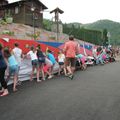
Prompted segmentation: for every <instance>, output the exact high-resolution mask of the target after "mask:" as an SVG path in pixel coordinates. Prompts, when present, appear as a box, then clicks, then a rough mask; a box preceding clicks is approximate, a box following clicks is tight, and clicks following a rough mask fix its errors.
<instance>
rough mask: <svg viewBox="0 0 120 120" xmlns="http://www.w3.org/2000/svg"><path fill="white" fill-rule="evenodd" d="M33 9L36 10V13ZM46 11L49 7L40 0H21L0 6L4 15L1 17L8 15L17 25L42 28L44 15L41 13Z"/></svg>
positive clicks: (0, 11)
mask: <svg viewBox="0 0 120 120" xmlns="http://www.w3.org/2000/svg"><path fill="white" fill-rule="evenodd" d="M31 8H34V11H32V10H31ZM44 9H47V7H46V6H45V5H44V4H43V3H41V2H40V1H39V0H21V1H17V2H14V3H10V4H6V5H2V6H0V13H2V16H0V17H5V16H6V15H8V16H11V17H13V22H15V23H22V24H25V25H30V26H33V25H34V26H35V27H42V21H43V13H42V12H41V11H42V10H44ZM3 13H4V14H3Z"/></svg>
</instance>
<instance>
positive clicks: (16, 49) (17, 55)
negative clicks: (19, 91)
mask: <svg viewBox="0 0 120 120" xmlns="http://www.w3.org/2000/svg"><path fill="white" fill-rule="evenodd" d="M14 46H15V47H14V48H13V50H12V53H13V55H14V56H15V59H16V61H17V62H18V67H19V70H20V66H21V61H22V58H23V55H22V50H21V49H20V48H19V44H18V43H15V44H14ZM18 84H21V81H18Z"/></svg>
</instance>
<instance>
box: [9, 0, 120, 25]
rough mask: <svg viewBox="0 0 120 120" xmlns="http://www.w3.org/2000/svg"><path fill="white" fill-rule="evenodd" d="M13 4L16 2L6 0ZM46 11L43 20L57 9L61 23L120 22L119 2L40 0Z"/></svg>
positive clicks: (119, 0)
mask: <svg viewBox="0 0 120 120" xmlns="http://www.w3.org/2000/svg"><path fill="white" fill-rule="evenodd" d="M8 1H9V2H15V1H18V0H8ZM40 1H41V2H42V3H43V4H44V5H45V6H47V7H48V10H46V11H44V18H47V19H50V20H51V19H52V17H53V16H54V14H49V11H51V10H53V9H55V8H56V7H59V8H60V9H62V10H63V11H64V13H63V14H61V15H60V19H61V21H62V22H63V23H70V22H79V23H82V24H86V23H92V22H95V21H97V20H103V19H109V20H112V21H116V22H120V15H119V11H120V0H40Z"/></svg>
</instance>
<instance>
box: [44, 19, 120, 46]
mask: <svg viewBox="0 0 120 120" xmlns="http://www.w3.org/2000/svg"><path fill="white" fill-rule="evenodd" d="M43 23H44V28H45V29H47V30H49V31H50V30H51V25H52V21H50V20H46V19H44V22H43ZM63 33H65V34H68V35H70V34H72V35H74V36H75V38H77V39H80V40H84V41H87V42H91V43H94V44H98V45H107V44H120V23H117V22H114V21H110V20H99V21H97V22H94V23H90V24H81V23H64V24H63ZM108 33H109V36H108Z"/></svg>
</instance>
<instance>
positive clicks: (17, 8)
mask: <svg viewBox="0 0 120 120" xmlns="http://www.w3.org/2000/svg"><path fill="white" fill-rule="evenodd" d="M18 13H19V7H18V6H17V7H15V14H18Z"/></svg>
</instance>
